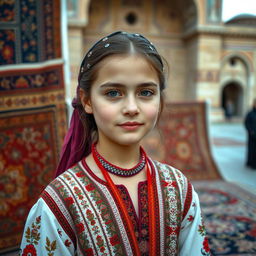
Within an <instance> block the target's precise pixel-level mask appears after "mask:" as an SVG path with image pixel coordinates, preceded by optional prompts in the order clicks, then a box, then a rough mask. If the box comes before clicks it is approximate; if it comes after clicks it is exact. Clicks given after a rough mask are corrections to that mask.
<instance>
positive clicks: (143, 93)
mask: <svg viewBox="0 0 256 256" xmlns="http://www.w3.org/2000/svg"><path fill="white" fill-rule="evenodd" d="M153 94H154V92H152V91H151V90H142V91H140V96H143V97H150V96H152V95H153Z"/></svg>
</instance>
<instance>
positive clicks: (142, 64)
mask: <svg viewBox="0 0 256 256" xmlns="http://www.w3.org/2000/svg"><path fill="white" fill-rule="evenodd" d="M82 101H83V102H84V103H85V111H86V112H87V113H91V114H93V115H94V118H95V122H96V124H97V127H98V136H99V143H100V144H102V143H114V144H118V145H122V146H131V145H134V144H139V142H140V141H141V139H142V138H143V137H144V136H145V135H146V134H147V133H148V132H149V131H150V130H151V129H152V128H153V127H154V126H155V124H156V121H157V117H158V113H159V110H160V87H159V79H158V75H157V72H156V71H155V70H154V68H153V67H152V66H151V65H150V64H149V62H148V61H147V60H146V59H144V58H143V57H141V56H138V55H114V56H110V57H107V58H106V59H104V60H103V61H102V62H101V63H100V64H99V67H98V72H97V77H96V80H95V81H94V82H93V84H92V87H91V94H90V99H89V100H86V97H85V95H83V94H82Z"/></svg>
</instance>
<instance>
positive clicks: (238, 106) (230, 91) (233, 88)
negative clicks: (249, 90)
mask: <svg viewBox="0 0 256 256" xmlns="http://www.w3.org/2000/svg"><path fill="white" fill-rule="evenodd" d="M221 97H222V98H221V102H222V108H223V111H224V113H225V114H226V115H228V114H231V116H235V117H242V115H243V88H242V86H241V85H240V84H238V83H236V82H230V83H228V84H227V85H225V86H224V87H223V90H222V96H221Z"/></svg>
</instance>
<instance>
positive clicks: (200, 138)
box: [143, 102, 221, 180]
mask: <svg viewBox="0 0 256 256" xmlns="http://www.w3.org/2000/svg"><path fill="white" fill-rule="evenodd" d="M207 125H208V123H207V105H206V103H205V102H190V103H186V102H183V103H170V104H167V105H166V106H165V108H164V111H163V113H162V115H161V118H160V122H159V126H158V128H157V129H155V130H154V131H152V133H151V134H149V136H147V137H146V138H145V139H144V142H143V145H144V148H145V150H146V152H147V153H148V154H149V155H150V156H151V157H152V158H153V159H156V160H159V161H160V162H164V163H167V164H169V165H172V166H174V167H176V168H177V169H179V170H181V171H182V172H183V173H184V174H185V175H186V176H187V177H188V178H189V179H190V180H216V179H221V176H220V174H219V171H218V169H217V166H216V164H215V162H214V161H213V158H212V155H211V152H210V146H209V137H208V130H207Z"/></svg>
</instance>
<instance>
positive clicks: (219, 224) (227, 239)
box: [193, 181, 256, 256]
mask: <svg viewBox="0 0 256 256" xmlns="http://www.w3.org/2000/svg"><path fill="white" fill-rule="evenodd" d="M193 185H194V187H195V189H196V191H197V192H198V194H199V198H200V202H201V208H202V211H203V215H204V221H205V227H206V231H207V234H208V238H209V244H210V248H211V252H212V254H213V255H229V256H250V255H256V195H253V194H251V193H249V192H247V191H246V190H244V189H241V188H240V187H238V186H237V185H235V184H232V183H228V182H225V181H195V182H193Z"/></svg>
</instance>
